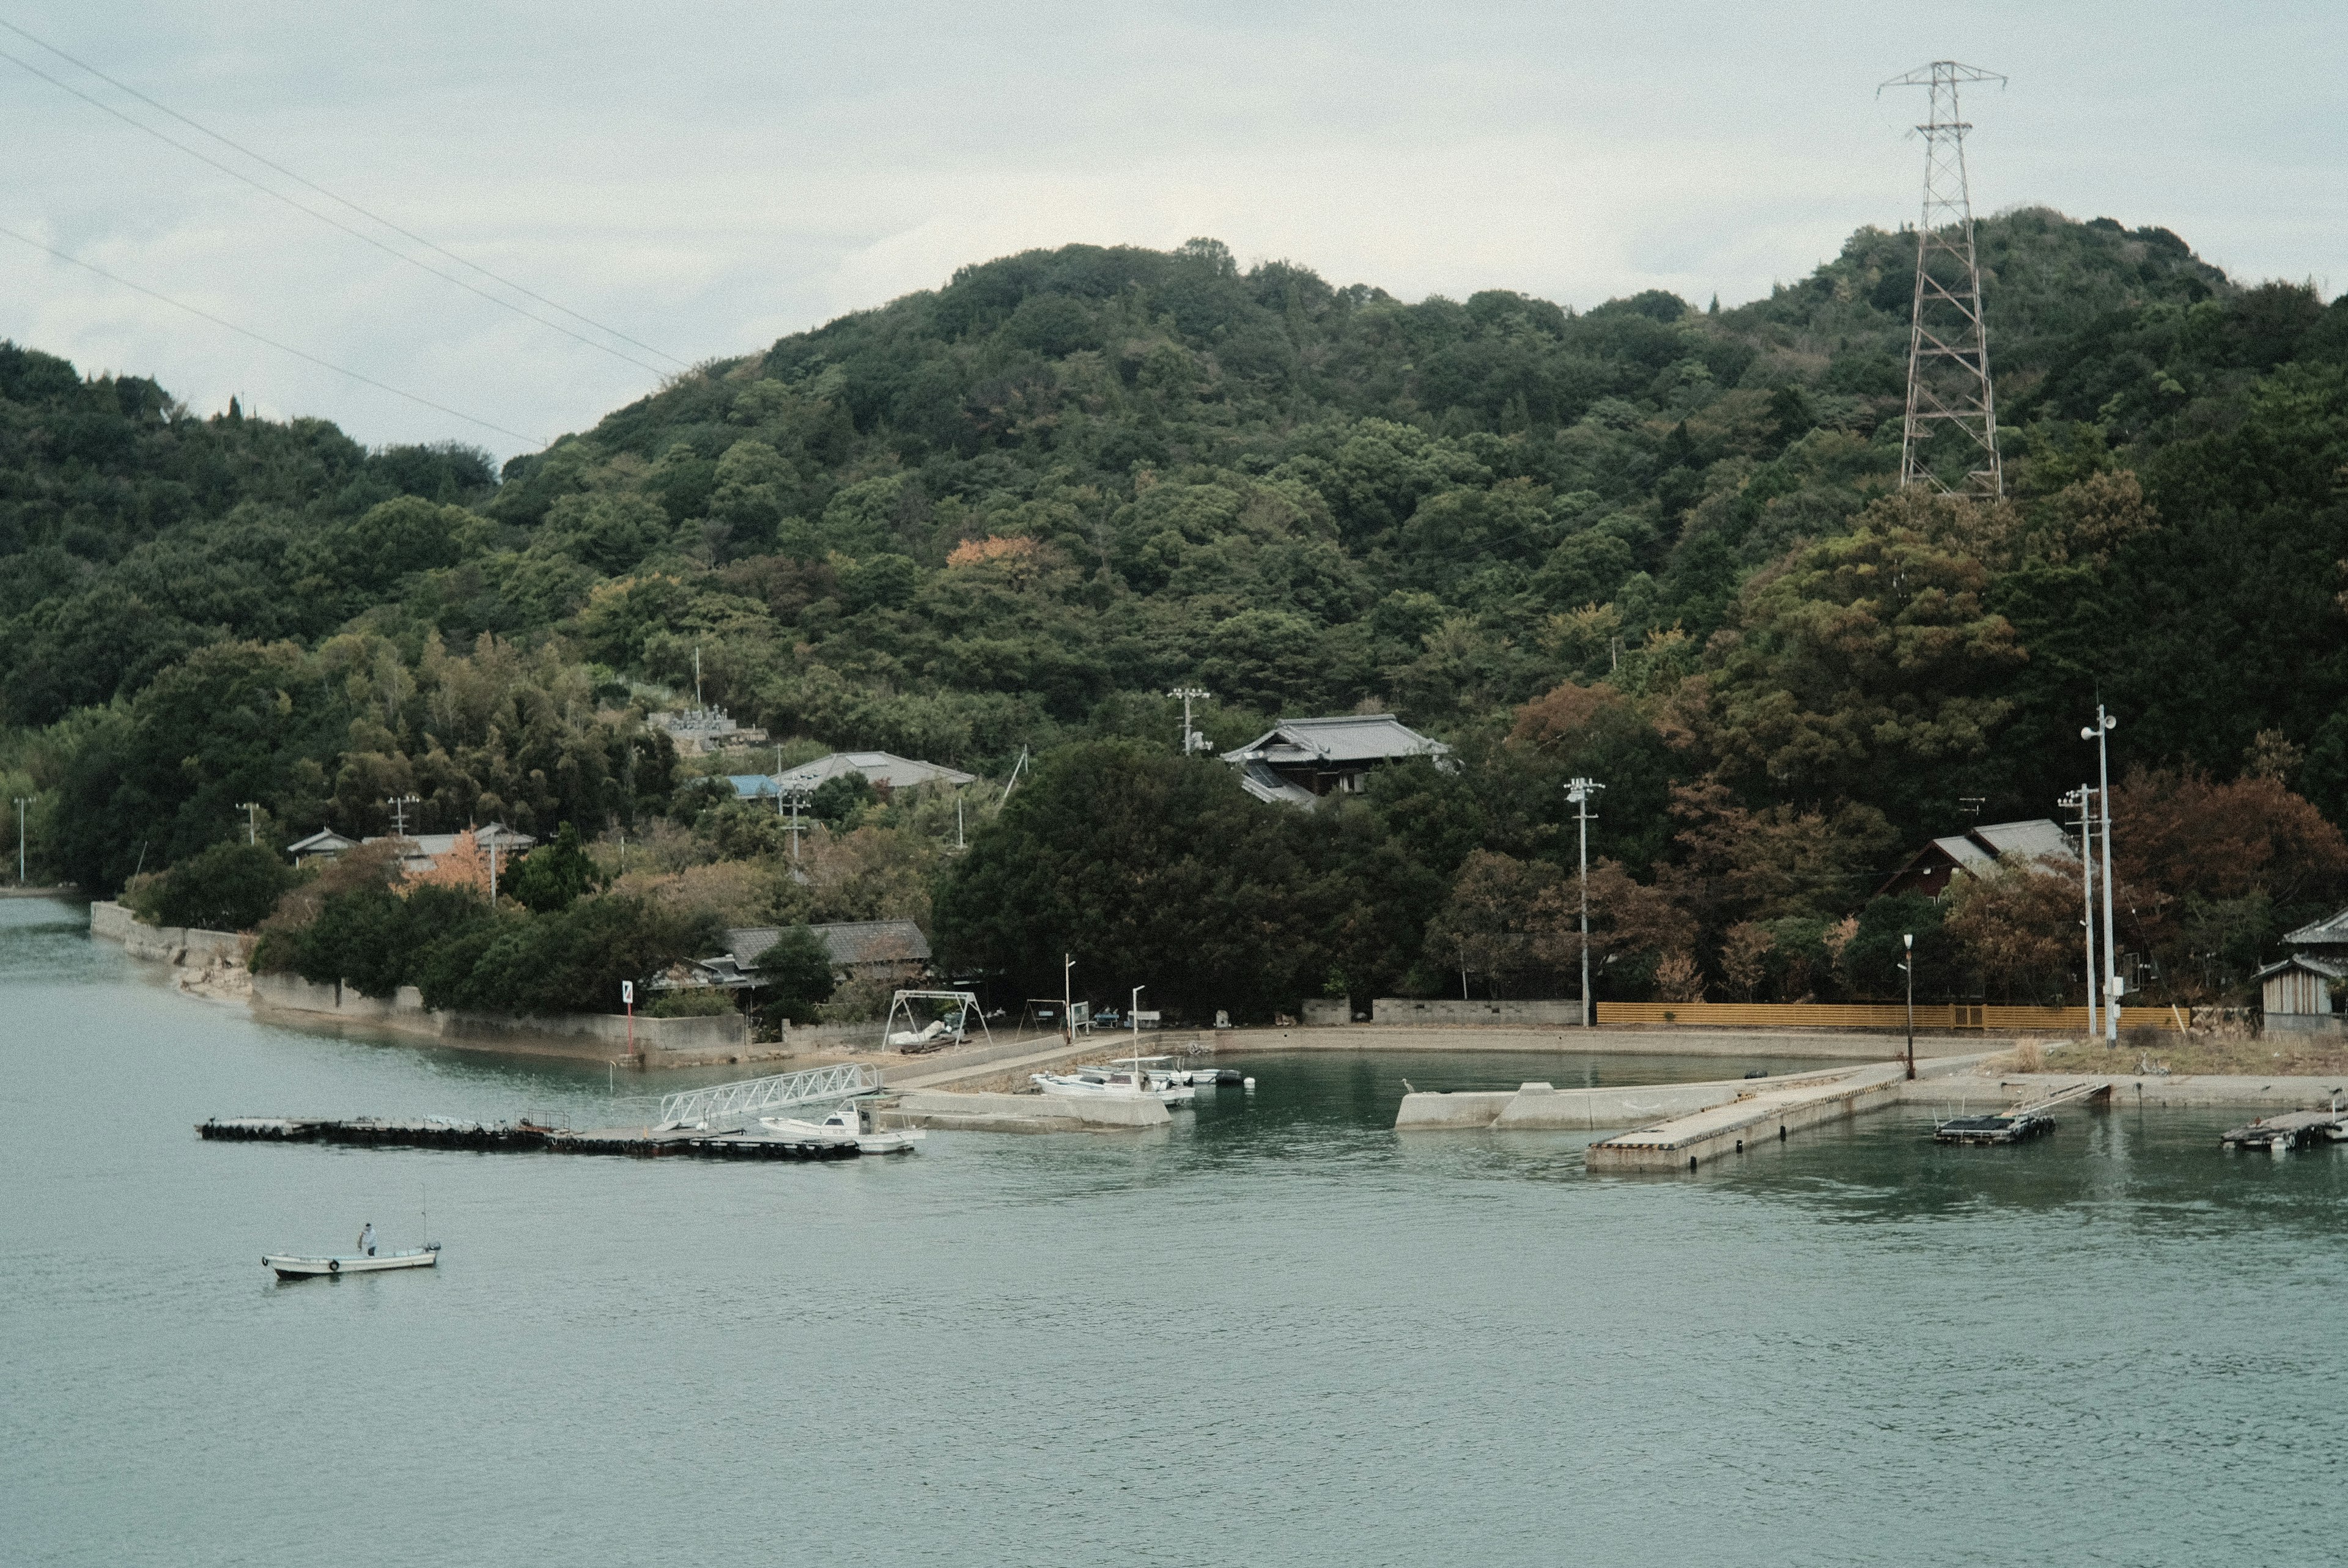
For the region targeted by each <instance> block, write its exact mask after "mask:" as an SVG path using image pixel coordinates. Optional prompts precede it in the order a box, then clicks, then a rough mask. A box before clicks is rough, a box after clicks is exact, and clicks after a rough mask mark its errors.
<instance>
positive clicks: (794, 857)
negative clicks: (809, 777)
mask: <svg viewBox="0 0 2348 1568" xmlns="http://www.w3.org/2000/svg"><path fill="white" fill-rule="evenodd" d="M785 798H787V799H788V800H789V801H790V803H791V825H790V826H789V828H788V830H787V831H788V833H789V834H790V835H791V864H792V865H794V866H797V865H798V863H799V835H800V834H802V833H805V832H806V831H807V829H806V828H805V827H804V826H802V825H800V822H799V806H800V804H801V803H803V802H804V801H805V800H806V799H807V796H806V794H804V793H802V792H801V791H798V790H792V791H791V792H790V793H789V794H788V796H784V797H778V800H777V802H776V806H775V809H776V810H778V811H780V810H781V809H782V804H781V802H782V800H783V799H785Z"/></svg>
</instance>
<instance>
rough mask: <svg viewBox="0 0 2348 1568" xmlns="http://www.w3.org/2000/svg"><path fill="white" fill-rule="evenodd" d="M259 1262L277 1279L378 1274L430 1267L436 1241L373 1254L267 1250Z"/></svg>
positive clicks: (436, 1256)
mask: <svg viewBox="0 0 2348 1568" xmlns="http://www.w3.org/2000/svg"><path fill="white" fill-rule="evenodd" d="M261 1261H262V1263H263V1266H266V1267H269V1268H273V1269H275V1270H276V1271H277V1277H278V1278H280V1279H314V1278H316V1277H317V1276H320V1275H330V1276H342V1275H345V1274H381V1273H384V1272H385V1271H386V1270H387V1269H394V1268H432V1267H436V1266H438V1264H439V1262H440V1244H439V1243H438V1242H437V1241H436V1242H434V1243H433V1244H432V1245H429V1246H419V1247H411V1248H409V1249H407V1251H405V1252H379V1253H377V1254H376V1255H374V1256H373V1257H369V1256H367V1255H366V1254H365V1253H358V1254H355V1255H352V1256H349V1257H296V1256H294V1255H292V1254H290V1253H270V1254H267V1255H264V1256H263V1258H262V1260H261Z"/></svg>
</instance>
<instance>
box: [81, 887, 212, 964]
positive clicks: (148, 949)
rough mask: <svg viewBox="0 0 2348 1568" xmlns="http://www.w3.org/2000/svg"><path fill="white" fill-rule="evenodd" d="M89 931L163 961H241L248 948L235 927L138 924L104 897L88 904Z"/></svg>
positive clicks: (138, 955)
mask: <svg viewBox="0 0 2348 1568" xmlns="http://www.w3.org/2000/svg"><path fill="white" fill-rule="evenodd" d="M89 934H90V935H91V936H93V937H103V938H107V939H108V941H113V942H119V943H121V944H122V950H123V951H124V952H126V953H129V955H130V956H131V957H132V958H152V959H154V960H156V961H157V962H159V963H166V964H194V965H201V964H205V963H209V962H212V961H214V960H223V961H231V962H236V963H242V962H243V960H244V958H245V956H246V955H247V954H249V953H250V952H251V951H252V938H250V937H247V936H242V935H241V934H239V933H237V932H235V931H207V930H204V929H202V928H201V927H194V926H147V925H141V924H140V923H139V917H137V916H135V915H133V914H131V912H130V911H129V909H127V908H125V907H122V906H121V905H119V904H117V903H114V902H112V901H111V900H104V899H102V900H99V901H98V902H95V903H93V904H91V905H90V907H89Z"/></svg>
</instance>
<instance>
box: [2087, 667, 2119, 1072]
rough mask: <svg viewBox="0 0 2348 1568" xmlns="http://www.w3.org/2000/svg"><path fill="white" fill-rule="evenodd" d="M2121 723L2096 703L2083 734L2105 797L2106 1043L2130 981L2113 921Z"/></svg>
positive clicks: (2115, 1034) (2115, 1031)
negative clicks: (2114, 761) (2115, 770)
mask: <svg viewBox="0 0 2348 1568" xmlns="http://www.w3.org/2000/svg"><path fill="white" fill-rule="evenodd" d="M2119 727H2120V722H2119V721H2118V720H2117V719H2115V718H2113V717H2112V716H2111V715H2110V714H2109V713H2106V712H2104V705H2103V704H2102V703H2101V702H2097V703H2096V722H2095V723H2092V724H2090V725H2088V726H2087V727H2086V728H2085V729H2084V730H2081V731H2080V732H2079V738H2080V739H2081V740H2083V741H2093V742H2095V743H2096V787H2097V790H2098V791H2099V793H2101V794H2102V795H2103V797H2104V802H2103V809H2104V1044H2106V1046H2114V1045H2117V1044H2118V1043H2119V1042H2120V996H2121V994H2122V993H2123V992H2125V991H2126V990H2127V981H2125V980H2123V979H2120V953H2119V948H2118V946H2117V938H2116V935H2115V933H2114V929H2113V922H2112V767H2111V749H2110V746H2109V744H2108V743H2107V742H2106V737H2107V736H2108V735H2110V734H2111V733H2112V732H2113V731H2114V730H2116V729H2118V728H2119Z"/></svg>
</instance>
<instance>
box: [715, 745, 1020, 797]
mask: <svg viewBox="0 0 2348 1568" xmlns="http://www.w3.org/2000/svg"><path fill="white" fill-rule="evenodd" d="M841 774H863V775H864V776H865V777H866V778H867V779H869V780H870V781H871V782H872V783H873V784H883V785H886V786H887V787H888V788H890V789H910V788H911V787H912V786H913V785H915V784H970V783H973V782H974V781H975V780H976V778H977V776H978V775H977V774H966V773H963V772H961V771H960V770H958V769H954V768H949V767H942V766H940V765H939V764H936V763H925V762H922V761H920V760H919V759H917V758H913V757H901V756H898V755H896V754H895V753H891V752H834V753H831V754H830V755H829V756H822V757H818V758H816V759H815V761H813V762H811V763H801V764H799V765H798V766H797V767H795V768H786V769H784V770H783V771H782V772H781V773H780V774H777V775H776V776H775V779H774V781H773V782H774V783H775V784H776V785H777V786H778V787H779V788H780V789H782V790H783V791H785V792H786V793H788V794H806V793H808V792H809V791H811V790H813V789H814V788H815V787H816V786H817V785H818V784H823V783H825V782H826V781H828V780H830V779H836V778H838V777H839V776H840V775H841ZM739 787H740V785H739V783H738V782H737V783H736V789H739Z"/></svg>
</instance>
